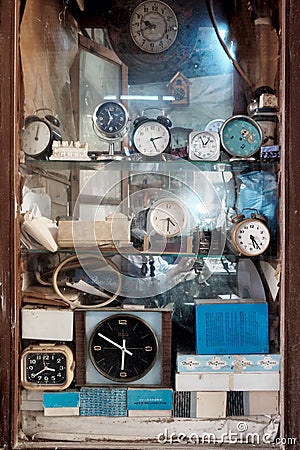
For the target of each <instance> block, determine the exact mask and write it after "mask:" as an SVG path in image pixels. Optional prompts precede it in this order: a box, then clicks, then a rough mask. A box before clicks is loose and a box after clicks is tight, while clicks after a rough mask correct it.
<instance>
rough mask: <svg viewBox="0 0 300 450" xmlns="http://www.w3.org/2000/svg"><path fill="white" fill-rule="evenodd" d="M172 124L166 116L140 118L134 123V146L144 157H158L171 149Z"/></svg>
mask: <svg viewBox="0 0 300 450" xmlns="http://www.w3.org/2000/svg"><path fill="white" fill-rule="evenodd" d="M171 126H172V122H171V120H170V119H169V118H167V117H165V116H163V115H162V116H158V117H157V118H156V119H154V118H148V117H145V116H141V117H138V118H137V119H135V121H134V123H133V132H132V145H133V147H134V149H135V150H137V151H138V152H139V153H141V154H142V155H144V156H151V157H153V156H157V155H160V154H161V153H163V152H165V151H166V150H167V149H169V147H170V143H171V132H170V128H171Z"/></svg>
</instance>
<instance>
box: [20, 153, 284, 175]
mask: <svg viewBox="0 0 300 450" xmlns="http://www.w3.org/2000/svg"><path fill="white" fill-rule="evenodd" d="M166 156H168V159H166V161H163V160H149V159H148V160H142V159H140V160H134V158H132V157H129V158H124V159H122V160H120V161H101V160H100V159H99V160H90V161H45V160H28V161H26V163H23V164H21V167H22V169H23V170H26V171H33V172H34V171H36V170H42V171H61V170H112V171H128V172H132V173H141V172H143V173H144V172H148V173H149V172H150V173H169V172H197V171H201V172H238V173H239V172H242V171H244V170H248V169H250V168H251V170H276V169H277V168H278V162H276V161H259V160H257V161H250V160H238V161H237V160H235V161H230V160H229V159H228V160H224V161H199V162H198V161H188V160H186V159H181V158H173V157H170V156H169V155H166Z"/></svg>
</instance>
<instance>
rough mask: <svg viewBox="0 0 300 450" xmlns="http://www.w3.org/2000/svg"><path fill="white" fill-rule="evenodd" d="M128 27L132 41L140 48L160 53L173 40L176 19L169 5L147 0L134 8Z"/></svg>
mask: <svg viewBox="0 0 300 450" xmlns="http://www.w3.org/2000/svg"><path fill="white" fill-rule="evenodd" d="M129 27H130V34H131V37H132V39H133V41H134V43H135V44H136V45H137V46H138V47H139V48H140V49H141V50H143V51H145V52H147V53H161V52H164V51H165V50H167V49H168V48H170V47H171V45H172V44H173V43H174V42H175V40H176V36H177V32H178V21H177V18H176V15H175V13H174V11H173V10H172V8H170V6H169V5H167V4H166V3H164V2H161V1H152V0H147V1H144V2H142V3H140V4H139V5H138V6H137V7H136V8H135V9H134V11H133V13H132V15H131V18H130V25H129Z"/></svg>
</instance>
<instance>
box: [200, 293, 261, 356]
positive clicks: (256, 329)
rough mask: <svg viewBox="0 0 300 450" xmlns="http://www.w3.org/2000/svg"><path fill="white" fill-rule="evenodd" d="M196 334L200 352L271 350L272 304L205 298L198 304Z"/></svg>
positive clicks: (245, 352)
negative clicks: (270, 317) (270, 305)
mask: <svg viewBox="0 0 300 450" xmlns="http://www.w3.org/2000/svg"><path fill="white" fill-rule="evenodd" d="M195 337H196V353H197V354H203V355H212V354H217V355H220V354H221V355H224V354H239V353H241V354H252V353H268V352H269V332H268V304H267V303H266V302H257V301H251V300H249V302H246V301H244V299H241V301H235V302H224V301H221V302H220V301H211V302H210V301H208V302H206V301H205V300H201V301H199V303H196V304H195Z"/></svg>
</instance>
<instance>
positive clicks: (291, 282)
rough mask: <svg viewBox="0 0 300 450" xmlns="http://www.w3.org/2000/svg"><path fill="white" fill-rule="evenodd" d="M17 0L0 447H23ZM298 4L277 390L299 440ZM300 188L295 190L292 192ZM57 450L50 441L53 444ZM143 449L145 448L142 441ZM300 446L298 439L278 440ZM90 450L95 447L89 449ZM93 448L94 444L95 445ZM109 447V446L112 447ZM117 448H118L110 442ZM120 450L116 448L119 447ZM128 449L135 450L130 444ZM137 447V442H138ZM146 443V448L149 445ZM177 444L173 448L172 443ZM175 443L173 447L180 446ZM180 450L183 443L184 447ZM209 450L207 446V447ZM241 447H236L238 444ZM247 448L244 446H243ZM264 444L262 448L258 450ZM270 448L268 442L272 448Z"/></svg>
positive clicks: (1, 320)
mask: <svg viewBox="0 0 300 450" xmlns="http://www.w3.org/2000/svg"><path fill="white" fill-rule="evenodd" d="M20 11H21V2H20V1H17V0H11V1H10V2H5V4H4V2H2V4H1V5H0V23H1V30H0V37H1V40H0V64H1V68H2V74H3V76H2V77H0V94H1V101H0V113H1V122H0V154H1V189H0V211H1V213H2V214H1V215H2V217H1V223H0V235H1V239H0V255H1V262H0V269H1V272H0V299H1V302H0V308H1V309H0V337H1V345H0V361H1V363H0V392H1V414H0V448H1V447H3V448H5V449H7V450H9V449H13V448H25V447H26V443H22V444H20V445H18V442H17V439H18V426H19V388H18V384H17V380H18V366H19V363H18V350H19V335H18V328H19V318H18V306H19V305H20V272H19V234H18V211H19V209H18V208H17V207H16V205H19V200H18V199H20V198H21V195H20V180H19V173H18V161H19V150H20V130H21V126H22V123H23V117H22V111H21V110H20V106H21V105H22V104H23V103H22V99H23V96H22V89H21V86H22V83H21V68H20V63H19V48H18V43H19V22H20ZM299 41H300V3H299V2H298V1H297V0H282V1H281V44H282V45H281V70H280V111H281V117H282V120H281V123H280V127H281V136H282V138H281V152H282V162H281V163H282V172H281V173H282V176H281V208H280V229H281V249H282V259H281V346H282V353H283V370H282V389H281V437H282V438H284V439H285V440H286V441H287V442H288V439H289V438H297V440H298V439H299V437H300V414H299V409H300V398H299V391H300V376H299V365H300V363H299V361H300V326H299V324H300V294H299V292H300V277H299V273H300V220H299V211H300V201H299V197H298V191H299V190H300V165H299V142H300V127H299V126H298V125H297V126H295V124H299V123H300V108H299V105H300V89H299V73H300V47H299ZM298 188H299V189H298ZM283 442H284V441H283ZM29 447H30V448H39V449H40V448H42V447H45V448H47V449H50V448H52V446H51V443H45V444H44V445H43V444H42V443H37V444H36V445H35V444H34V443H31V444H30V445H28V448H29ZM54 447H55V448H58V447H57V445H55V444H53V448H54ZM75 447H76V448H85V447H86V448H87V447H89V448H91V447H90V446H89V445H86V446H85V444H84V443H80V446H77V445H74V443H70V444H68V443H65V444H64V445H63V448H75ZM142 447H143V448H145V445H144V444H143V445H142ZM282 447H286V448H300V444H299V440H298V441H297V443H296V444H291V445H286V446H285V445H282ZM94 448H95V447H94ZM97 448H98V449H99V447H97ZM111 448H112V447H111ZM114 448H116V447H114ZM119 448H121V447H119ZM122 448H126V445H125V446H123V447H122ZM130 448H133V446H132V445H131V446H130ZM137 448H139V447H138V445H137ZM149 448H150V447H149ZM176 448H177V447H176ZM178 448H179V447H178ZM184 448H185V447H184ZM206 448H208V447H206ZM238 448H239V446H235V449H238ZM242 448H243V449H245V444H244V445H242ZM264 448H266V447H264ZM272 448H273V447H272Z"/></svg>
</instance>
